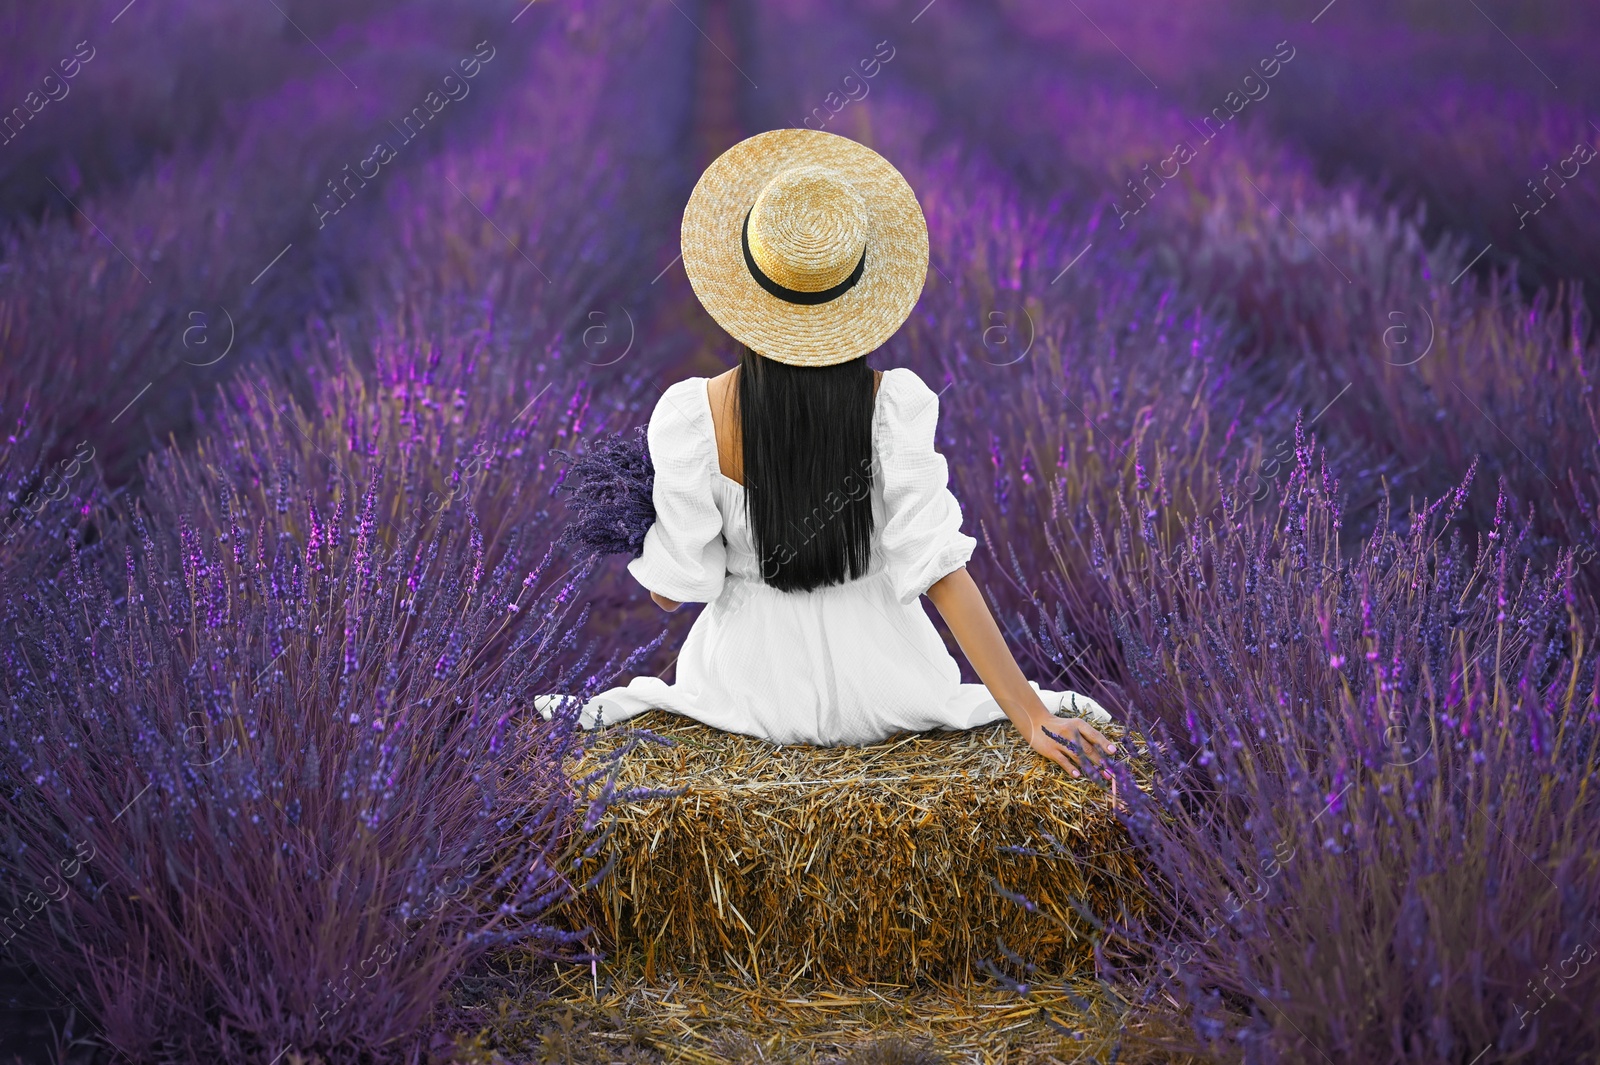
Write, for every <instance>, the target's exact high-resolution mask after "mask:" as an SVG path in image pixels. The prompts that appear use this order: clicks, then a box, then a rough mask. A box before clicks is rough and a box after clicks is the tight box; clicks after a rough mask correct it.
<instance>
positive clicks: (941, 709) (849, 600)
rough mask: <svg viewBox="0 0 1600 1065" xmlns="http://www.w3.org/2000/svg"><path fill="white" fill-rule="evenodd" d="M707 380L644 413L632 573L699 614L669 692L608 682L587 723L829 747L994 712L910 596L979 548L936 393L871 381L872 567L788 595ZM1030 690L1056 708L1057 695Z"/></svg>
mask: <svg viewBox="0 0 1600 1065" xmlns="http://www.w3.org/2000/svg"><path fill="white" fill-rule="evenodd" d="M707 381H708V378H705V377H690V378H687V379H685V380H682V381H678V382H676V383H675V384H673V385H672V386H670V387H669V388H668V389H667V390H666V391H665V392H664V393H663V394H662V396H661V398H660V400H659V401H658V402H657V403H656V407H655V410H654V411H653V412H652V414H651V416H650V425H649V428H648V430H647V431H646V434H647V436H646V438H647V441H648V443H649V447H650V456H651V459H652V461H653V462H654V464H655V470H656V474H655V489H654V493H653V501H654V504H655V511H656V521H655V524H654V525H652V526H651V527H650V529H649V531H648V532H647V533H646V535H645V540H644V550H643V553H642V554H641V555H640V556H639V557H638V558H636V559H634V560H633V561H631V562H630V563H629V564H628V572H629V573H631V574H632V575H633V576H634V578H635V579H637V580H638V582H639V583H640V584H642V585H643V586H644V587H645V588H647V589H649V590H650V591H653V592H657V593H659V594H660V595H662V596H664V597H666V598H668V599H674V600H677V601H679V602H685V603H706V604H708V605H707V606H706V608H705V609H704V610H703V611H702V612H701V614H700V616H699V617H698V618H696V619H695V621H694V624H693V626H692V627H691V628H690V629H689V633H688V635H687V637H686V638H685V639H684V643H683V650H682V652H681V653H680V654H679V655H678V658H677V667H678V672H677V679H676V682H675V683H672V684H668V683H667V682H666V681H664V680H661V679H660V678H659V677H636V678H634V679H633V680H632V681H631V682H630V683H629V684H627V685H626V686H625V687H616V688H610V689H607V690H606V691H603V692H601V693H599V694H598V695H596V696H595V697H594V698H592V699H591V700H589V702H588V703H586V704H585V705H584V706H583V708H582V710H581V713H580V718H579V720H580V722H581V723H582V724H583V726H584V727H585V728H594V727H597V724H598V726H604V725H607V724H614V723H616V722H619V721H624V720H626V719H628V718H630V717H633V716H635V715H637V714H641V713H643V712H644V711H646V710H649V709H652V708H661V709H666V710H671V711H673V712H675V713H679V714H684V715H686V716H688V717H692V718H695V719H696V720H698V721H702V722H704V723H705V724H707V725H711V726H713V727H715V728H718V729H723V730H725V731H728V732H738V733H743V734H745V735H749V736H756V737H760V738H763V739H767V740H771V741H773V742H775V743H782V744H790V743H803V744H816V745H820V746H834V745H845V744H855V745H861V744H871V743H878V742H881V741H883V740H885V739H888V738H889V737H891V736H893V735H894V734H896V733H898V732H902V731H913V732H922V731H928V730H933V729H966V728H972V727H974V726H977V725H984V724H988V723H990V722H992V721H997V720H1000V719H1001V718H1004V717H1005V712H1004V711H1003V710H1002V709H1001V708H1000V706H999V704H998V703H996V702H995V701H994V699H993V698H992V697H991V696H990V694H989V691H988V689H987V688H986V687H984V686H983V685H982V684H963V683H961V679H960V670H959V668H958V667H957V665H956V661H955V659H954V658H952V657H951V656H950V653H949V652H948V651H947V650H946V649H945V645H944V642H943V640H941V639H940V637H939V634H938V632H937V630H935V629H934V627H933V622H932V621H931V620H930V619H929V618H928V615H927V614H926V613H925V612H924V610H923V607H922V604H921V601H920V596H921V595H922V594H923V592H925V591H927V589H928V587H929V585H931V584H933V583H934V582H935V581H937V580H938V579H939V578H941V577H943V576H944V575H945V574H947V573H951V572H953V571H955V570H957V569H960V568H961V567H962V566H964V565H966V562H967V560H968V558H970V557H971V555H972V551H973V548H974V547H976V546H977V541H975V540H974V539H973V538H972V537H970V536H967V535H965V534H964V533H962V531H961V507H960V505H959V504H958V503H957V502H956V498H955V496H954V495H953V494H951V492H950V489H949V471H948V468H947V467H946V465H945V460H944V456H942V455H941V454H939V452H938V451H937V450H935V448H934V427H935V425H936V423H937V421H938V418H939V399H938V396H936V395H935V394H934V392H933V390H932V389H930V388H929V387H928V386H927V385H926V384H924V383H923V381H922V378H920V377H918V376H917V374H916V373H915V372H914V371H912V370H910V369H907V368H903V367H901V368H896V369H891V370H886V371H884V374H883V377H882V380H881V381H880V383H879V386H878V392H877V397H876V399H875V401H874V408H873V418H872V452H873V454H872V461H873V463H874V467H873V472H874V477H873V479H872V489H871V494H872V514H873V534H872V552H871V564H870V566H869V568H868V572H867V573H866V574H865V575H863V576H861V577H859V578H857V579H855V580H852V581H848V582H846V583H844V584H838V585H832V586H827V587H821V588H816V589H813V590H812V591H809V592H784V591H779V590H778V589H776V588H773V587H772V586H770V585H768V584H766V583H765V582H763V581H762V580H761V577H760V573H761V566H760V563H759V561H758V559H757V556H756V549H755V544H754V537H753V535H752V533H751V530H750V527H749V524H748V523H747V521H746V519H745V514H744V487H743V486H742V485H741V484H739V483H738V482H737V481H734V480H732V479H731V478H729V477H727V476H725V475H724V474H723V473H722V471H721V468H720V464H719V463H718V460H717V445H716V432H715V430H714V428H713V424H712V419H711V402H710V397H709V395H708V394H707V391H706V385H707ZM864 487H865V485H864V483H863V481H862V480H856V481H855V482H853V483H852V484H850V485H844V486H842V490H841V492H840V493H837V494H836V495H832V496H829V497H828V500H827V501H825V502H824V507H825V508H828V509H829V510H830V511H837V510H838V509H840V508H842V506H843V505H844V500H845V493H854V494H855V495H856V496H857V497H859V493H860V491H861V490H862V489H863V488H864ZM813 528H815V526H813ZM797 535H800V534H798V533H797ZM1030 683H1032V682H1030ZM1033 687H1034V688H1035V689H1037V688H1038V685H1037V684H1034V685H1033ZM1040 694H1041V696H1042V697H1043V698H1044V700H1045V705H1046V706H1047V707H1049V708H1050V709H1051V710H1052V711H1054V710H1056V709H1057V706H1058V703H1057V702H1056V701H1053V700H1052V695H1053V694H1055V693H1050V692H1041V693H1040ZM1079 698H1080V699H1081V698H1082V697H1081V696H1080V697H1079ZM543 712H544V714H545V716H546V717H548V716H550V711H549V710H548V709H546V710H544V711H543Z"/></svg>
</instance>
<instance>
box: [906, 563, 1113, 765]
mask: <svg viewBox="0 0 1600 1065" xmlns="http://www.w3.org/2000/svg"><path fill="white" fill-rule="evenodd" d="M927 595H928V598H929V599H931V600H933V605H934V606H936V607H938V609H939V615H940V616H941V617H943V618H944V621H945V624H946V625H948V626H949V627H950V634H951V635H952V636H954V637H955V638H956V642H957V643H958V644H960V645H961V651H962V653H963V654H965V655H966V656H967V661H969V662H971V663H972V668H973V669H974V670H975V671H976V672H977V674H978V677H979V679H980V680H982V681H983V683H984V686H985V687H987V688H988V689H989V694H990V695H992V696H994V701H995V702H997V703H999V704H1000V708H1001V709H1002V710H1004V711H1005V712H1006V716H1007V717H1009V718H1010V719H1011V722H1012V724H1014V725H1016V726H1017V729H1018V730H1019V731H1021V733H1022V734H1023V735H1024V736H1025V737H1027V740H1028V746H1030V747H1032V748H1033V749H1034V750H1035V751H1038V752H1039V753H1040V754H1042V755H1044V756H1045V757H1046V758H1051V759H1054V760H1055V761H1057V762H1059V763H1061V765H1062V766H1063V767H1065V768H1066V770H1067V772H1069V773H1071V774H1072V775H1073V776H1078V775H1079V772H1078V768H1079V766H1080V765H1081V764H1082V763H1081V762H1080V761H1079V758H1080V757H1085V756H1086V757H1087V758H1088V759H1089V761H1090V762H1091V763H1092V764H1094V765H1096V766H1098V765H1100V759H1101V757H1102V756H1103V755H1106V754H1115V753H1116V750H1117V747H1116V744H1114V743H1112V742H1111V741H1110V740H1108V739H1106V738H1105V736H1103V735H1101V733H1100V731H1099V730H1098V729H1096V728H1095V727H1094V726H1093V725H1091V724H1089V723H1088V722H1087V721H1084V720H1083V719H1081V718H1075V717H1058V716H1057V715H1055V714H1052V713H1051V712H1050V711H1049V710H1047V709H1046V708H1045V705H1044V702H1043V701H1042V700H1041V699H1040V698H1039V693H1038V692H1036V691H1035V690H1034V689H1033V686H1032V685H1030V684H1029V683H1028V680H1027V678H1026V677H1024V676H1023V675H1022V669H1021V667H1019V666H1018V665H1017V660H1016V659H1015V658H1014V657H1012V655H1011V650H1010V649H1009V648H1008V647H1006V642H1005V638H1004V637H1003V636H1002V635H1001V634H1000V626H999V625H997V624H995V620H994V615H993V614H991V613H990V612H989V605H988V604H987V603H985V602H984V601H983V593H982V592H980V591H978V585H977V582H976V581H974V580H973V579H972V575H971V574H969V573H968V572H967V568H966V567H965V566H962V567H961V568H960V569H958V570H953V571H951V572H950V573H948V574H946V575H945V576H943V577H941V578H939V579H938V580H937V581H934V582H933V584H932V585H931V586H930V587H929V588H928V592H927ZM1046 728H1048V729H1049V730H1050V731H1051V732H1054V733H1055V734H1056V735H1058V736H1060V737H1062V739H1065V740H1070V741H1072V742H1074V743H1076V744H1077V745H1078V747H1079V750H1080V751H1081V752H1082V754H1078V753H1074V752H1073V751H1072V750H1070V749H1068V748H1067V747H1066V746H1064V745H1063V744H1061V743H1060V742H1058V741H1057V740H1055V739H1052V738H1051V737H1050V736H1049V735H1047V734H1046V733H1045V729H1046Z"/></svg>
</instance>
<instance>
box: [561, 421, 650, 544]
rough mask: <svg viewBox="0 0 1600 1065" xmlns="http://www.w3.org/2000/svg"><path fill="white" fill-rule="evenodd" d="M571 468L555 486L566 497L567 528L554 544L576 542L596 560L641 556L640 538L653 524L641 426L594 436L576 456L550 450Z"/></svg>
mask: <svg viewBox="0 0 1600 1065" xmlns="http://www.w3.org/2000/svg"><path fill="white" fill-rule="evenodd" d="M550 453H551V454H552V455H560V456H561V457H562V458H564V459H566V460H567V461H568V462H569V463H570V464H571V465H569V466H568V468H567V469H566V470H565V471H564V476H563V477H562V480H561V482H560V487H561V488H563V489H565V490H566V491H568V492H571V493H572V496H571V501H572V513H573V519H572V521H571V523H570V524H569V525H568V526H567V527H566V528H565V529H564V530H562V533H561V536H560V538H559V539H558V541H557V542H558V543H563V544H570V543H577V544H581V545H583V546H584V547H587V548H589V549H591V550H592V551H594V552H596V553H598V554H602V555H618V554H627V555H629V556H631V557H633V558H638V557H639V556H640V555H641V554H642V553H643V552H644V534H645V533H646V532H648V531H649V529H650V526H651V525H653V524H654V523H655V520H656V508H655V504H654V502H652V500H651V491H652V489H653V488H654V487H655V481H656V468H655V465H654V464H653V463H652V462H651V461H650V448H649V445H648V443H647V442H646V440H645V430H644V426H639V427H638V428H636V429H634V430H633V432H632V433H627V432H619V433H607V434H605V435H602V436H600V437H597V438H596V439H595V441H594V442H593V443H592V444H591V445H590V446H589V449H588V450H587V451H586V452H585V453H584V454H583V455H582V456H580V457H578V458H574V457H573V456H572V455H570V454H568V453H567V452H565V451H563V450H561V449H560V448H551V449H550Z"/></svg>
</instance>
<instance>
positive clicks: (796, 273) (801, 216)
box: [749, 165, 869, 292]
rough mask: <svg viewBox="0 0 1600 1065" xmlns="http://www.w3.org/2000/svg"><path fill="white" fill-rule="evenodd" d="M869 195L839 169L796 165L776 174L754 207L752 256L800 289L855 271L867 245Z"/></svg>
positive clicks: (820, 287) (821, 286)
mask: <svg viewBox="0 0 1600 1065" xmlns="http://www.w3.org/2000/svg"><path fill="white" fill-rule="evenodd" d="M868 224H869V216H868V212H867V201H866V199H865V198H864V197H863V196H862V195H861V193H860V192H858V191H857V190H856V189H855V188H854V187H853V186H852V185H851V184H850V183H849V182H848V181H846V180H845V179H844V178H843V177H842V176H841V175H840V174H839V173H838V172H837V171H835V170H832V169H830V168H828V167H825V166H817V165H805V166H796V167H791V168H789V169H787V170H784V171H781V172H780V173H778V174H775V175H773V177H772V178H771V180H769V181H768V182H767V184H766V185H765V186H764V187H763V188H762V189H761V192H760V193H759V194H758V195H757V196H756V202H755V204H754V206H752V207H751V209H750V231H749V234H750V235H749V241H750V257H751V258H752V259H754V260H755V262H756V265H757V266H759V267H760V268H761V272H762V273H764V274H766V275H767V276H768V277H769V278H771V279H772V280H773V281H776V282H777V283H778V284H780V285H783V286H784V287H785V288H791V289H794V290H795V291H797V292H822V291H824V290H826V289H830V288H832V287H834V286H835V285H837V284H839V283H840V282H842V281H844V280H845V279H846V278H847V277H849V276H850V274H851V273H852V272H854V270H855V268H856V264H857V263H858V262H860V261H861V253H862V252H863V251H864V250H865V249H866V246H867V229H868Z"/></svg>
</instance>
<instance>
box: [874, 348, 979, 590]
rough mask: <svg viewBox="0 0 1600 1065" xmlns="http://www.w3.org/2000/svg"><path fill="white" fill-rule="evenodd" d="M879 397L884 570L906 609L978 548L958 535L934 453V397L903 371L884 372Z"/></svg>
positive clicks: (946, 475) (945, 472) (945, 478)
mask: <svg viewBox="0 0 1600 1065" xmlns="http://www.w3.org/2000/svg"><path fill="white" fill-rule="evenodd" d="M879 390H880V392H881V393H882V394H881V395H880V396H879V397H878V407H877V413H878V421H877V424H875V425H874V433H873V438H874V444H875V446H876V448H877V451H878V462H879V468H880V470H881V472H882V475H883V502H884V509H885V512H886V513H885V517H886V520H885V523H884V528H883V551H884V557H885V565H886V566H887V568H888V570H889V579H890V581H891V582H892V583H893V586H894V591H895V596H896V597H897V598H898V599H899V600H900V602H901V603H904V604H910V603H912V602H915V601H916V599H917V597H918V596H920V595H922V593H924V592H926V591H927V590H928V587H929V585H931V584H933V583H934V582H935V581H937V580H939V578H941V577H943V576H945V575H946V574H948V573H953V572H954V571H956V570H958V569H960V568H961V567H962V566H964V565H966V564H967V560H968V559H969V558H971V557H972V552H973V550H974V549H975V548H976V547H977V545H978V542H977V540H975V539H973V538H972V537H970V536H967V535H966V534H964V533H963V532H962V531H961V505H960V504H959V503H958V502H956V497H955V495H954V494H953V493H952V492H951V491H950V486H949V484H950V471H949V467H948V466H947V465H946V463H945V459H944V456H943V455H941V454H939V452H938V451H937V450H936V449H935V447H934V435H933V433H934V428H935V427H936V426H937V425H938V422H939V397H938V396H937V395H936V394H934V391H933V389H931V388H929V387H928V386H927V385H926V384H925V383H924V382H923V380H922V378H920V377H918V376H917V374H916V372H915V371H913V370H910V369H908V368H905V367H897V368H895V369H892V370H888V371H886V372H885V373H884V375H883V381H882V383H881V384H880V385H879Z"/></svg>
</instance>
